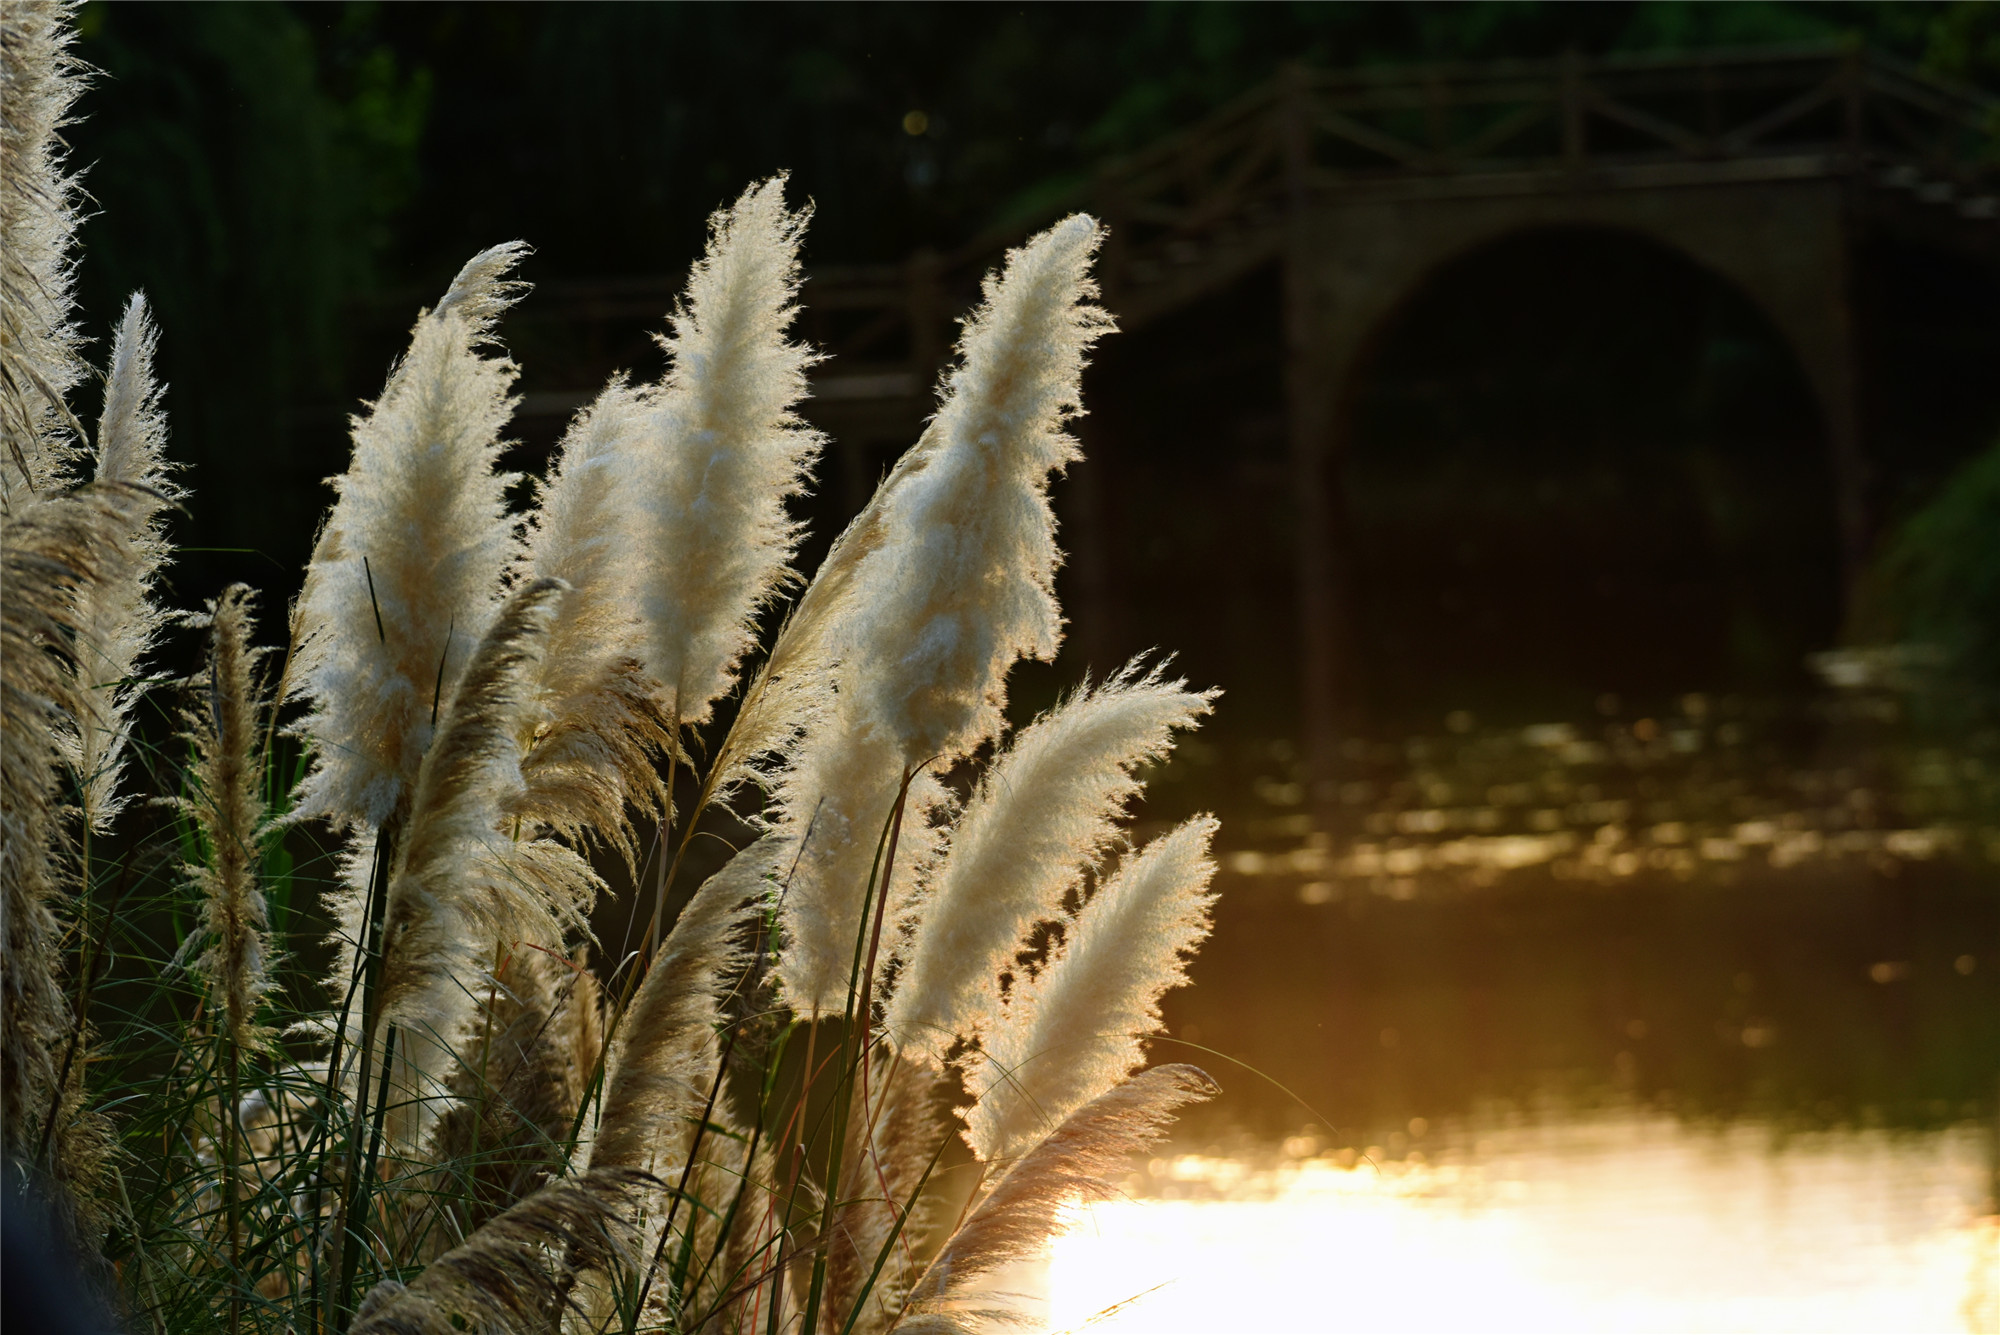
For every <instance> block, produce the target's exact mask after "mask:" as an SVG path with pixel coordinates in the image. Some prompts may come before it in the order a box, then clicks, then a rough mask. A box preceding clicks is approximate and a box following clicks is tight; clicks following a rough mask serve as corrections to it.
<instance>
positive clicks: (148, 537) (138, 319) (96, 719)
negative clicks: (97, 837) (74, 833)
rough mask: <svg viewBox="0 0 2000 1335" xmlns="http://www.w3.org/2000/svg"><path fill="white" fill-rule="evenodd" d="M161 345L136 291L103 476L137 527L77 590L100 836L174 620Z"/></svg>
mask: <svg viewBox="0 0 2000 1335" xmlns="http://www.w3.org/2000/svg"><path fill="white" fill-rule="evenodd" d="M158 343H159V331H158V330H157V329H156V328H155V327H154V325H153V320H152V316H151V314H150V313H149V312H148V311H147V309H146V299H145V297H143V296H141V295H139V294H138V293H134V294H133V296H132V298H131V300H130V301H128V302H127V303H126V305H125V314H124V317H123V318H122V319H121V320H120V321H119V322H118V334H117V337H116V339H115V340H114V341H113V343H112V347H111V374H110V376H109V377H108V378H107V380H106V383H105V388H104V416H103V419H102V420H101V421H100V422H99V424H98V428H97V471H96V476H95V478H94V481H95V482H96V483H97V485H98V486H99V487H102V488H104V489H106V490H107V491H109V490H123V491H126V492H129V493H130V494H131V496H132V499H133V506H132V509H133V522H132V526H131V528H130V529H127V530H121V531H120V532H119V533H118V534H117V535H116V537H115V539H114V540H113V541H112V542H111V543H109V544H107V545H106V548H105V550H104V551H103V553H101V555H100V557H99V575H98V578H97V579H95V580H93V581H91V582H90V583H88V584H86V585H83V586H81V587H80V588H79V589H78V591H77V636H76V674H77V680H78V683H79V685H81V686H82V688H83V689H82V691H81V692H80V695H81V698H82V700H83V701H84V705H83V708H81V709H79V710H78V711H77V714H76V718H75V732H74V734H73V735H70V736H68V737H66V738H65V739H64V742H65V744H64V749H65V752H66V759H67V760H68V761H69V764H70V768H71V769H72V770H73V771H74V772H75V774H76V779H77V788H78V796H79V805H80V806H81V807H82V808H83V818H84V820H85V822H86V823H87V824H88V825H89V826H90V828H91V829H93V830H96V831H98V832H100V833H102V832H103V831H104V830H105V829H106V828H108V827H109V825H110V823H111V818H112V817H113V816H115V815H116V814H117V813H118V812H119V810H120V809H122V808H123V807H124V805H125V803H126V801H127V800H128V798H129V794H121V793H119V791H118V779H119V775H120V773H121V771H122V770H123V769H124V760H125V744H126V742H127V740H128V739H129V737H130V729H129V722H130V719H131V716H132V709H133V706H134V705H136V704H137V703H138V700H139V697H140V696H141V695H142V694H144V693H145V690H146V687H147V686H148V685H149V684H150V683H149V682H147V681H145V680H143V679H142V678H141V677H140V675H139V672H140V660H141V659H142V658H143V657H145V655H146V653H147V651H148V650H149V649H151V648H152V645H153V640H154V638H155V637H156V636H157V635H158V634H159V630H160V627H161V626H162V625H164V624H165V623H166V621H167V613H166V611H165V609H163V608H161V607H160V606H158V605H157V604H156V603H155V602H154V601H153V596H152V595H153V584H154V582H155V580H156V579H157V578H158V577H159V572H160V569H161V567H162V566H164V565H165V564H166V563H167V561H168V559H169V557H170V556H171V555H172V551H171V548H169V546H168V545H167V540H166V538H165V536H164V535H163V534H162V533H161V532H160V520H161V517H162V512H163V511H164V510H165V509H166V507H167V506H168V505H169V504H171V503H172V502H173V501H174V500H176V499H178V498H179V497H180V495H181V494H182V493H181V489H180V488H179V487H178V486H176V485H175V484H174V482H173V481H172V477H171V469H170V465H169V464H168V462H167V458H166V443H167V421H166V415H165V414H164V413H163V412H161V411H160V392H161V391H160V386H159V385H158V384H157V383H156V382H155V381H154V379H153V354H154V351H155V349H156V348H157V346H158Z"/></svg>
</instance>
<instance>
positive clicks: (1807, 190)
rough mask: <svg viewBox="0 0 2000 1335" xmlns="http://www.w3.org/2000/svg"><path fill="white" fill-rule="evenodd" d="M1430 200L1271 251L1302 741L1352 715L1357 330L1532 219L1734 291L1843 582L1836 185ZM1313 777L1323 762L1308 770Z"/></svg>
mask: <svg viewBox="0 0 2000 1335" xmlns="http://www.w3.org/2000/svg"><path fill="white" fill-rule="evenodd" d="M1448 186H1449V183H1448V182H1447V183H1446V185H1445V186H1444V187H1441V188H1439V189H1438V190H1437V191H1436V192H1435V193H1433V194H1429V195H1411V194H1408V193H1401V194H1369V193H1364V192H1358V191H1346V192H1329V193H1327V194H1324V195H1321V196H1320V197H1318V198H1317V199H1315V200H1313V201H1312V202H1310V203H1309V204H1308V205H1307V206H1306V207H1305V208H1304V209H1303V210H1302V211H1301V212H1300V213H1299V214H1298V215H1296V219H1295V222H1294V224H1293V228H1292V231H1291V235H1290V237H1289V239H1288V242H1287V245H1286V248H1285V257H1284V258H1285V268H1286V274H1285V299H1286V305H1287V316H1286V326H1287V339H1288V352H1287V360H1288V382H1289V383H1288V401H1289V409H1288V411H1289V416H1290V419H1291V427H1290V430H1291V439H1292V447H1291V448H1292V456H1293V467H1294V473H1295V483H1294V486H1295V491H1296V493H1297V495H1298V496H1299V498H1300V500H1299V532H1300V544H1299V550H1298V556H1297V560H1298V588H1299V596H1300V620H1301V623H1302V626H1303V627H1304V628H1305V632H1306V636H1305V661H1304V662H1303V664H1302V668H1303V674H1304V683H1303V684H1304V687H1305V700H1304V705H1305V725H1306V727H1305V730H1306V735H1307V745H1308V749H1309V750H1310V751H1312V752H1314V753H1316V754H1318V755H1321V756H1326V755H1330V754H1331V753H1332V751H1333V749H1334V748H1335V745H1336V741H1337V738H1338V736H1339V735H1340V734H1341V732H1342V731H1344V729H1345V727H1346V726H1347V725H1348V724H1349V723H1350V722H1351V721H1352V720H1353V719H1354V715H1355V708H1356V706H1357V704H1358V701H1359V696H1360V683H1359V682H1358V681H1357V679H1356V678H1357V673H1356V671H1355V663H1354V659H1355V649H1356V641H1355V631H1356V625H1355V606H1356V593H1357V589H1356V585H1355V573H1356V572H1355V571H1354V569H1353V567H1352V559H1353V556H1352V552H1351V551H1349V550H1345V549H1344V540H1345V534H1344V531H1343V530H1344V527H1345V524H1346V520H1347V516H1346V513H1345V507H1346V500H1345V497H1344V496H1343V495H1342V493H1341V472H1342V469H1343V467H1344V461H1345V456H1346V451H1347V447H1348V443H1349V442H1348V437H1349V435H1350V433H1351V430H1352V426H1353V422H1352V414H1351V407H1352V389H1353V385H1354V379H1355V375H1356V372H1357V370H1358V368H1359V367H1360V366H1361V364H1362V362H1363V360H1364V358H1365V356H1366V355H1367V352H1368V349H1369V346H1370V340H1371V339H1372V338H1373V337H1374V335H1375V333H1376V331H1377V330H1378V329H1379V328H1381V327H1382V326H1383V324H1384V322H1385V321H1388V320H1390V319H1391V317H1392V316H1393V313H1394V312H1395V311H1396V309H1397V308H1398V307H1399V306H1400V305H1401V304H1402V303H1404V302H1405V301H1407V300H1408V299H1409V298H1410V296H1411V294H1412V293H1416V292H1419V291H1421V290H1422V288H1423V284H1424V282H1425V280H1426V279H1427V278H1428V277H1430V276H1431V275H1433V274H1435V273H1437V272H1439V271H1440V269H1441V268H1442V267H1443V266H1446V265H1448V264H1449V263H1450V262H1451V261H1452V260H1453V259H1454V257H1461V256H1467V255H1471V254H1474V253H1476V252H1477V251H1479V250H1480V249H1481V248H1482V247H1484V246H1489V245H1492V244H1494V243H1496V242H1499V241H1501V240H1502V239H1504V238H1506V237H1508V236H1511V235H1518V234H1523V233H1528V232H1532V231H1535V230H1539V229H1551V228H1553V229H1576V228H1588V229H1595V230H1603V231H1609V232H1614V233H1620V234H1625V235H1633V236H1639V237H1643V238H1646V239H1647V240H1648V241H1650V242H1652V243H1654V244H1657V245H1659V246H1662V247H1664V248H1666V249H1667V250H1669V251H1671V252H1673V253H1676V254H1679V255H1682V256H1685V257H1687V259H1688V260H1689V261H1691V262H1692V263H1693V264H1694V265H1696V266H1698V267H1699V268H1700V269H1701V270H1703V271H1705V272H1706V273H1708V274H1711V275H1714V276H1715V277H1716V278H1717V279H1719V280H1721V281H1722V282H1724V283H1725V284H1727V285H1728V286H1730V287H1732V288H1734V289H1735V290H1737V291H1739V292H1741V293H1742V294H1744V296H1745V297H1747V299H1748V300H1749V301H1750V302H1751V303H1752V304H1753V305H1754V306H1755V307H1756V308H1757V309H1758V310H1759V311H1760V312H1761V313H1762V315H1763V316H1764V318H1765V319H1766V320H1767V321H1768V322H1769V324H1770V325H1771V326H1772V327H1773V328H1774V329H1775V330H1776V331H1777V332H1778V333H1779V334H1780V335H1781V336H1782V338H1783V340H1784V341H1785V343H1786V344H1787V345H1788V346H1789V347H1790V349H1791V352H1792V355H1793V357H1794V358H1795V360H1796V362H1797V364H1798V367H1799V369H1800V371H1801V372H1802V374H1803V375H1804V377H1805V380H1806V382H1807V383H1808V385H1810V387H1811V390H1812V396H1813V399H1814V403H1815V407H1816V409H1817V412H1818V415H1819V418H1820V421H1821V424H1822V427H1823V439H1824V443H1825V450H1826V459H1827V464H1828V471H1829V472H1830V473H1831V475H1832V477H1833V479H1834V496H1835V508H1836V513H1837V516H1838V527H1839V534H1840V559H1841V566H1842V572H1843V581H1842V582H1843V585H1844V586H1845V587H1851V586H1852V583H1853V581H1854V579H1855V578H1856V577H1857V575H1858V573H1859V570H1860V566H1861V563H1862V560H1863V558H1864V556H1865V552H1866V544H1867V536H1868V518H1867V515H1866V510H1865V501H1864V498H1865V495H1866V479H1865V474H1864V465H1863V460H1862V454H1861V441H1860V426H1859V421H1858V414H1857V405H1856V396H1855V384H1854V339H1853V328H1852V324H1853V321H1852V317H1851V312H1850V309H1849V300H1848V292H1847V287H1848V244H1849V236H1848V230H1847V229H1848V217H1847V211H1846V199H1845V195H1844V187H1843V185H1842V183H1841V182H1839V181H1836V180H1829V179H1826V178H1823V177H1821V178H1806V179H1800V180H1796V181H1777V182H1774V181H1771V180H1769V179H1765V180H1760V181H1756V182H1754V183H1752V182H1744V183H1740V184H1739V183H1732V182H1728V181H1722V182H1715V181H1709V182H1706V183H1701V184H1688V185H1684V186H1679V187H1676V188H1654V189H1646V190H1629V189H1609V188H1593V187H1592V186H1591V183H1590V182H1589V181H1588V180H1587V179H1583V178H1578V179H1576V180H1574V181H1570V182H1567V183H1565V184H1564V185H1562V186H1561V187H1560V188H1547V187H1541V188H1536V187H1532V186H1530V185H1528V184H1524V185H1523V186H1522V188H1521V189H1519V190H1518V191H1513V192H1507V191H1499V192H1495V191H1491V190H1490V189H1489V190H1488V191H1487V192H1486V193H1482V194H1457V193H1454V192H1452V191H1451V190H1450V189H1449V188H1448ZM1315 769H1316V770H1322V769H1324V765H1323V764H1321V765H1315Z"/></svg>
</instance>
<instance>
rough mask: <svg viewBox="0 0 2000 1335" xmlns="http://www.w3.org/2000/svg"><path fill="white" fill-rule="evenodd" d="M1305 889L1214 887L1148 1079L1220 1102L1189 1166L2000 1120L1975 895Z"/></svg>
mask: <svg viewBox="0 0 2000 1335" xmlns="http://www.w3.org/2000/svg"><path fill="white" fill-rule="evenodd" d="M1301 888H1302V887H1301V886H1300V885H1299V884H1298V883H1297V882H1295V881H1290V880H1287V879H1285V878H1276V877H1240V876H1238V877H1232V876H1229V875H1227V874H1225V876H1224V877H1223V879H1222V881H1221V884H1220V889H1221V898H1220V902H1219V904H1218V910H1217V915H1216V926H1215V933H1214V936H1213V938H1212V939H1211V940H1210V941H1209V943H1208V945H1207V946H1206V948H1205V949H1204V950H1203V951H1202V954H1201V956H1200V958H1199V960H1198V961H1197V963H1196V964H1195V966H1194V968H1193V978H1194V985H1193V986H1192V987H1191V988H1188V989H1186V990H1183V991H1180V992H1177V993H1174V994H1172V995H1171V996H1170V997H1169V999H1168V1004H1167V1021H1168V1026H1169V1029H1170V1031H1171V1034H1172V1035H1173V1039H1174V1040H1182V1042H1176V1041H1173V1040H1162V1041H1161V1042H1160V1043H1159V1044H1157V1045H1156V1047H1155V1056H1156V1059H1184V1060H1193V1061H1197V1062H1200V1063H1202V1064H1204V1065H1205V1066H1207V1067H1208V1068H1209V1069H1210V1070H1211V1071H1212V1072H1213V1073H1214V1074H1215V1075H1216V1076H1217V1078H1218V1079H1219V1080H1220V1081H1221V1083H1222V1084H1223V1086H1224V1088H1225V1091H1226V1092H1225V1094H1224V1095H1223V1097H1222V1098H1221V1099H1219V1100H1217V1101H1216V1102H1215V1103H1214V1104H1212V1105H1209V1106H1208V1107H1207V1108H1205V1109H1202V1110H1199V1111H1197V1112H1195V1113H1193V1114H1191V1115H1190V1116H1189V1118H1188V1119H1187V1120H1186V1121H1185V1123H1184V1124H1183V1131H1182V1141H1181V1143H1183V1144H1184V1145H1186V1146H1188V1147H1191V1148H1200V1147H1204V1146H1207V1145H1211V1144H1212V1145H1215V1146H1217V1147H1223V1146H1227V1145H1234V1144H1241V1143H1245V1142H1249V1143H1268V1142H1272V1141H1275V1140H1278V1139H1281V1138H1283V1137H1285V1136H1295V1135H1298V1134H1301V1133H1302V1132H1305V1131H1307V1130H1308V1129H1310V1130H1311V1132H1312V1134H1314V1135H1316V1136H1318V1137H1320V1138H1321V1139H1323V1140H1324V1141H1325V1142H1326V1143H1328V1144H1330V1145H1354V1146H1361V1145H1367V1144H1370V1143H1379V1144H1388V1143H1390V1142H1391V1140H1392V1139H1393V1140H1394V1141H1395V1143H1397V1144H1402V1143H1406V1138H1407V1134H1408V1132H1407V1128H1408V1127H1409V1126H1410V1124H1411V1120H1412V1119H1413V1118H1421V1119H1426V1120H1427V1121H1429V1122H1431V1123H1441V1122H1443V1121H1445V1120H1448V1119H1452V1118H1460V1117H1465V1116H1469V1115H1473V1114H1475V1113H1479V1112H1481V1111H1482V1110H1486V1111H1489V1112H1490V1111H1492V1110H1494V1109H1505V1108H1517V1109H1518V1108H1528V1107H1548V1106H1556V1107H1563V1108H1571V1109H1576V1110H1587V1109H1591V1108H1600V1107H1606V1106H1613V1105H1617V1106H1636V1107H1639V1108H1644V1109H1651V1110H1657V1111H1660V1112H1665V1113H1669V1114H1671V1115H1673V1116H1676V1117H1678V1118H1681V1119H1683V1120H1692V1121H1705V1122H1724V1121H1729V1120H1732V1119H1756V1120H1757V1121H1758V1122H1760V1123H1770V1124H1774V1125H1779V1126H1789V1127H1795V1128H1798V1129H1800V1130H1809V1129H1815V1128H1821V1129H1823V1128H1839V1127H1884V1128H1903V1129H1909V1130H1923V1129H1938V1128H1943V1127H1947V1126H1952V1125H1963V1124H1965V1123H1968V1122H1976V1123H1987V1124H1991V1123H1992V1121H1993V1119H1994V1116H1995V1100H1996V1093H2000V880H1997V879H1996V877H1995V876H1994V875H1993V874H1992V873H1991V872H1990V871H1983V870H1975V869H1968V868H1966V867H1963V866H1957V865H1953V864H1951V863H1948V862H1929V863H1916V864H1905V865H1903V866H1901V867H1900V868H1899V869H1897V871H1896V874H1894V875H1885V874H1883V873H1881V872H1880V871H1877V870H1874V869H1872V868H1870V867H1868V866H1866V865H1865V864H1863V865H1845V866H1843V865H1827V864H1819V865H1808V866H1804V867H1799V868H1792V869H1786V870H1783V871H1778V870H1767V871H1761V872H1757V873H1750V874H1738V875H1736V876H1734V877H1732V880H1731V883H1730V884H1727V885H1722V884H1704V883H1702V882H1701V881H1699V880H1697V881H1694V882H1692V883H1690V882H1687V881H1681V880H1676V879H1673V878H1671V877H1666V876H1662V877H1660V878H1658V879H1649V878H1647V877H1646V876H1644V875H1641V876H1637V877H1633V878H1630V879H1627V880H1623V881H1620V882H1617V883H1614V884H1612V885H1608V886H1594V885H1584V884H1579V883H1577V882H1574V881H1559V880H1556V879H1554V878H1553V877H1550V876H1547V875H1542V874H1539V873H1537V872H1534V871H1530V872H1526V873H1520V874H1517V875H1515V876H1513V877H1510V878H1508V879H1506V880H1504V881H1503V882H1502V883H1501V884H1499V885H1496V886H1491V887H1488V888H1485V889H1481V890H1467V891H1466V892H1464V893H1461V894H1455V895H1428V896H1424V897H1420V898H1415V899H1410V900H1398V899H1395V898H1392V897H1389V896H1384V895H1377V894H1370V893H1366V892H1365V891H1364V892H1359V893H1348V894H1345V895H1343V896H1342V897H1341V898H1339V899H1338V900H1335V901H1333V902H1328V903H1320V904H1308V903H1303V902H1301V901H1300V897H1299V891H1300V889H1301ZM1307 893H1308V896H1309V897H1311V896H1312V894H1313V892H1312V891H1310V890H1308V891H1307ZM1192 1045H1199V1046H1198V1047H1196V1046H1192ZM1202 1048H1206V1049H1213V1050H1214V1053H1213V1054H1211V1053H1206V1052H1203V1051H1201V1050H1200V1049H1202ZM1280 1085H1282V1086H1283V1087H1284V1088H1283V1089H1282V1090H1281V1089H1280V1088H1278V1086H1280Z"/></svg>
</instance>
